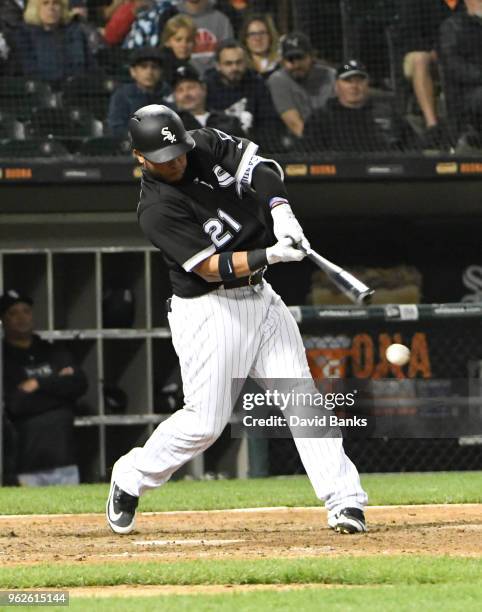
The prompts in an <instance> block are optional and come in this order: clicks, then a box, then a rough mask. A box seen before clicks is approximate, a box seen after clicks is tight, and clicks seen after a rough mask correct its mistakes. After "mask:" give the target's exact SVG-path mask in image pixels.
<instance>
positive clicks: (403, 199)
mask: <svg viewBox="0 0 482 612" xmlns="http://www.w3.org/2000/svg"><path fill="white" fill-rule="evenodd" d="M288 187H289V192H290V198H291V201H292V205H293V208H294V209H295V211H296V213H297V215H298V217H299V219H300V221H301V223H302V225H303V227H304V229H305V232H306V234H307V236H308V237H309V239H310V240H311V242H312V244H313V246H314V247H316V248H317V250H319V251H320V252H321V253H323V254H325V255H326V256H327V257H329V258H330V259H333V260H334V261H336V262H337V263H339V264H340V265H343V266H347V267H351V266H358V265H370V266H391V265H397V264H409V265H416V266H417V267H418V268H419V269H420V271H421V272H422V275H423V300H424V301H425V302H436V301H458V300H460V299H461V298H462V297H463V296H464V295H465V294H467V292H468V291H467V289H466V288H464V286H463V284H462V274H463V271H464V270H465V269H466V267H467V266H468V265H471V264H478V265H481V266H482V250H481V245H482V240H481V236H482V190H481V183H480V181H477V180H453V179H452V180H436V181H434V180H426V181H420V180H419V181H407V180H404V181H345V182H341V181H327V182H317V181H313V180H305V181H303V180H291V182H289V183H288ZM138 191H139V187H138V185H137V184H130V183H128V184H79V185H71V184H69V185H66V184H59V185H23V186H21V187H19V186H18V185H5V184H4V185H2V187H1V190H0V243H1V244H2V248H35V247H37V248H38V247H42V246H50V247H51V246H59V247H67V246H68V247H76V246H99V245H101V246H109V245H116V246H122V245H144V244H145V239H144V237H143V235H142V234H141V232H140V230H139V228H138V226H137V223H136V214H135V209H136V205H137V198H138ZM312 272H313V267H312V264H310V263H309V262H303V263H302V264H301V265H298V264H291V265H290V264H288V265H283V266H273V267H272V269H271V270H270V272H269V279H270V280H271V282H272V283H273V284H274V286H275V287H276V288H277V289H278V290H279V291H280V292H281V293H282V295H283V297H284V298H285V299H286V301H287V302H288V303H289V304H296V303H298V304H299V303H303V302H304V299H305V296H306V294H307V292H308V290H309V287H310V279H311V274H312ZM480 290H481V291H482V287H481V289H480Z"/></svg>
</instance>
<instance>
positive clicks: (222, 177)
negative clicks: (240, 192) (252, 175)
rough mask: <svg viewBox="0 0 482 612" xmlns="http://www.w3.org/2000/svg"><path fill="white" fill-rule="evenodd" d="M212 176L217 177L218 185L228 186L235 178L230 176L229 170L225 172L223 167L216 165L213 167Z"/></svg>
mask: <svg viewBox="0 0 482 612" xmlns="http://www.w3.org/2000/svg"><path fill="white" fill-rule="evenodd" d="M213 172H214V176H215V177H216V178H217V179H218V183H219V186H220V187H229V186H230V185H232V184H233V183H234V181H235V180H236V179H235V178H234V176H231V175H230V174H229V172H226V170H225V169H224V168H221V166H219V165H217V166H214V168H213Z"/></svg>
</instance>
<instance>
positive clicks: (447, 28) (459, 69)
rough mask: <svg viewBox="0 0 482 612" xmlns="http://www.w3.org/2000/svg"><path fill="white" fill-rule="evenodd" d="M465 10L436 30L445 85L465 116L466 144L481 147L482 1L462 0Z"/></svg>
mask: <svg viewBox="0 0 482 612" xmlns="http://www.w3.org/2000/svg"><path fill="white" fill-rule="evenodd" d="M465 7H466V11H464V12H461V13H460V14H458V15H453V16H452V17H450V18H449V19H447V20H446V21H444V23H443V24H442V26H441V28H440V48H441V60H442V62H443V65H444V67H445V70H446V73H447V81H448V82H447V86H448V87H450V88H452V91H453V93H454V94H455V96H456V97H457V98H458V99H460V103H461V110H462V111H463V112H464V114H465V115H466V117H467V123H468V125H467V127H466V129H467V133H466V134H465V136H466V138H467V139H468V144H470V145H473V146H476V147H481V146H482V142H481V135H482V0H465Z"/></svg>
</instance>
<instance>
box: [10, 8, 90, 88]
mask: <svg viewBox="0 0 482 612" xmlns="http://www.w3.org/2000/svg"><path fill="white" fill-rule="evenodd" d="M24 20H25V24H23V25H22V26H20V27H19V28H18V29H17V30H15V32H14V42H15V54H16V59H17V61H18V63H19V65H20V70H21V72H22V74H23V75H25V76H28V77H32V78H35V79H39V80H42V81H48V82H50V83H51V84H53V85H54V86H55V85H57V86H59V85H60V84H62V83H63V82H64V81H65V79H67V77H69V76H74V75H78V74H82V73H85V72H88V71H89V70H92V69H93V68H95V62H94V59H93V57H92V54H91V52H90V50H89V45H88V40H87V37H86V35H85V33H84V32H83V30H82V28H81V27H80V25H79V24H78V23H76V22H71V17H70V11H69V0H28V3H27V8H26V10H25V14H24Z"/></svg>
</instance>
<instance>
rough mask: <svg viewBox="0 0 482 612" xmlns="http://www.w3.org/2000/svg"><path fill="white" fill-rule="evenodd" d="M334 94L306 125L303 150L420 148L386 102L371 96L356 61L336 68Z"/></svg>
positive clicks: (360, 65) (412, 135)
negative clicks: (334, 96)
mask: <svg viewBox="0 0 482 612" xmlns="http://www.w3.org/2000/svg"><path fill="white" fill-rule="evenodd" d="M335 93H336V98H331V99H330V100H328V102H327V104H326V106H325V107H324V108H322V109H320V110H318V111H316V112H315V113H313V114H312V115H311V116H310V118H309V119H308V121H307V122H306V125H305V137H304V139H303V148H304V149H305V150H307V151H335V152H345V153H366V152H381V151H384V152H387V151H410V150H413V149H419V148H420V146H419V143H418V138H417V136H416V134H415V132H414V131H413V129H412V128H411V126H410V124H409V123H408V122H407V121H405V119H403V118H402V117H401V116H400V115H398V114H397V113H396V112H395V111H394V109H393V108H392V107H391V105H390V104H389V103H387V102H386V101H385V100H380V99H377V98H371V97H370V92H369V79H368V72H367V71H366V68H365V67H364V66H363V64H361V63H360V62H358V61H357V60H350V61H347V62H345V63H344V64H343V65H341V66H340V67H339V68H338V70H337V79H336V84H335Z"/></svg>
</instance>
